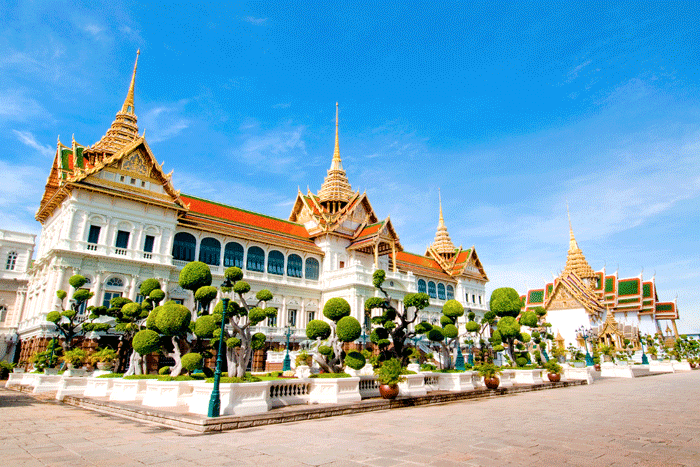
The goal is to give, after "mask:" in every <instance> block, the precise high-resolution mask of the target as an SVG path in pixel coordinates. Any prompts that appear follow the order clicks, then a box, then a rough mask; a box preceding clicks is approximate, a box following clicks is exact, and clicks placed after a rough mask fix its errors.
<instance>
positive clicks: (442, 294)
mask: <svg viewBox="0 0 700 467" xmlns="http://www.w3.org/2000/svg"><path fill="white" fill-rule="evenodd" d="M438 298H439V299H440V300H444V299H445V284H438Z"/></svg>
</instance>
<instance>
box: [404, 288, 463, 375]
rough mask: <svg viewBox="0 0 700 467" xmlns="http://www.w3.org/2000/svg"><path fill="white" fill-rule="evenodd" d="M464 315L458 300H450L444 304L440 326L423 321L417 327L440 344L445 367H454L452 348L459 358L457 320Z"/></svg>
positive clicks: (448, 368)
mask: <svg viewBox="0 0 700 467" xmlns="http://www.w3.org/2000/svg"><path fill="white" fill-rule="evenodd" d="M461 316H464V307H463V306H462V304H461V303H459V302H458V301H457V300H448V301H446V302H445V304H444V305H443V306H442V316H441V317H440V324H442V327H440V326H433V325H431V324H429V323H427V322H425V321H424V322H421V323H420V326H416V328H417V329H418V330H419V331H421V332H422V333H423V334H425V335H426V336H427V337H428V340H429V341H431V342H435V343H437V344H439V346H440V353H441V354H442V361H443V369H446V370H450V369H452V367H453V364H452V357H451V356H450V350H452V351H453V352H454V358H455V360H456V359H457V349H456V348H455V347H456V346H455V345H454V344H455V342H458V341H459V338H460V335H459V329H458V328H457V320H458V319H459V318H460V317H461Z"/></svg>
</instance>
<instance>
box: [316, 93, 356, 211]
mask: <svg viewBox="0 0 700 467" xmlns="http://www.w3.org/2000/svg"><path fill="white" fill-rule="evenodd" d="M353 194H354V193H353V191H352V187H351V186H350V182H349V181H348V177H347V175H346V174H345V170H343V163H342V161H341V160H340V146H339V143H338V103H337V102H336V103H335V150H334V151H333V160H332V161H331V168H330V169H328V175H326V178H325V180H323V185H321V190H320V191H319V192H318V197H319V201H320V202H321V203H322V204H324V205H325V206H326V207H327V209H328V211H330V212H331V213H334V212H336V211H338V210H339V209H340V208H341V207H342V206H343V205H345V203H347V202H348V201H349V200H350V198H352V196H353Z"/></svg>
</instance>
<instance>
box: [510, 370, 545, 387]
mask: <svg viewBox="0 0 700 467" xmlns="http://www.w3.org/2000/svg"><path fill="white" fill-rule="evenodd" d="M512 371H513V374H514V378H513V382H514V383H516V384H538V383H541V382H542V370H539V369H535V370H512Z"/></svg>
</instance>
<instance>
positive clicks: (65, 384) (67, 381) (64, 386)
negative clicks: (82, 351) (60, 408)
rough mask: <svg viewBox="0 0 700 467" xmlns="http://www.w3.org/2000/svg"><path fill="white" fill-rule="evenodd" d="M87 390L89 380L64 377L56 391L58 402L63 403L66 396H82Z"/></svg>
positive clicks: (78, 377) (77, 377) (80, 377)
mask: <svg viewBox="0 0 700 467" xmlns="http://www.w3.org/2000/svg"><path fill="white" fill-rule="evenodd" d="M86 388H87V378H85V377H82V376H64V377H63V378H62V379H61V382H60V383H59V385H58V389H57V390H56V400H59V401H62V400H63V398H64V397H66V396H82V395H83V394H84V393H85V389H86Z"/></svg>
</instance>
